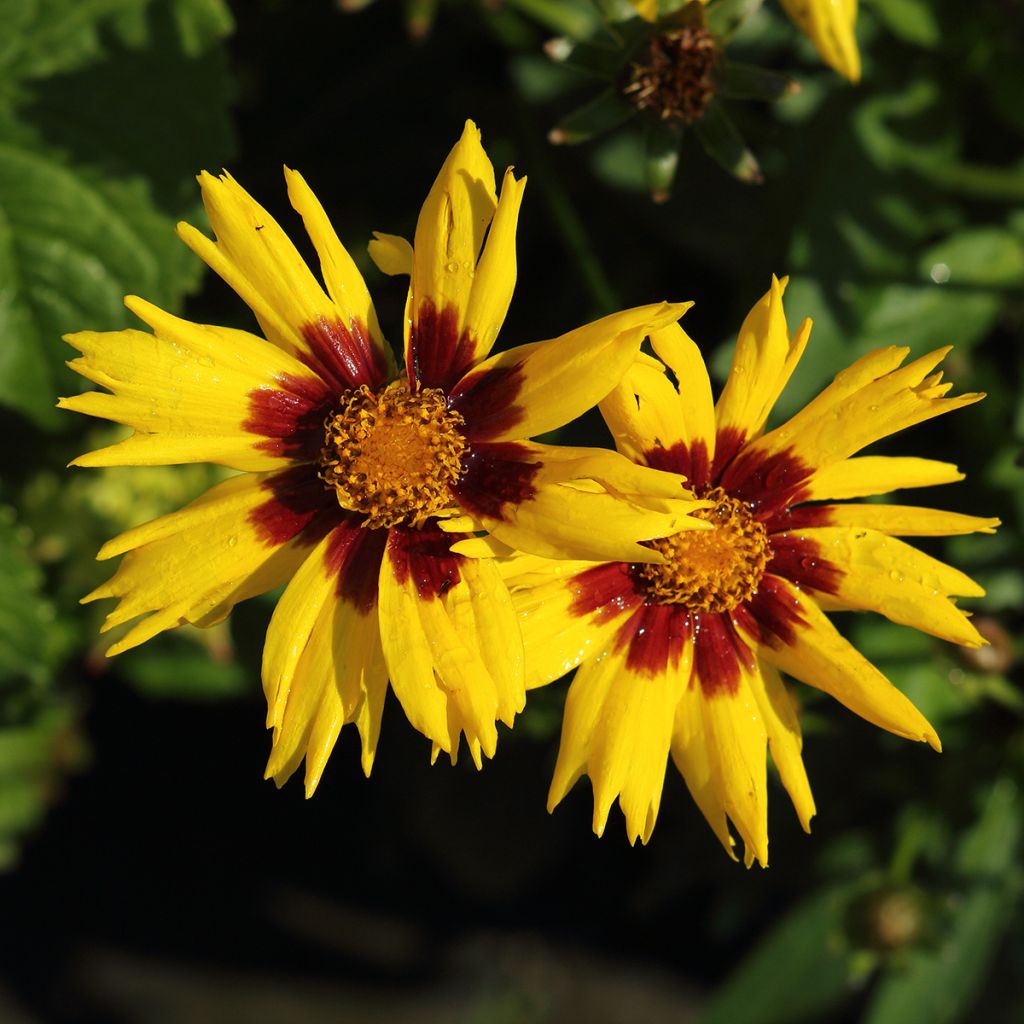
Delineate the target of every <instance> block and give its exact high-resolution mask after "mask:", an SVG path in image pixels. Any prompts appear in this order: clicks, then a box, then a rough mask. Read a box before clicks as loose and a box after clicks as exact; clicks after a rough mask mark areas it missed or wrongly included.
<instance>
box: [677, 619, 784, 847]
mask: <svg viewBox="0 0 1024 1024" xmlns="http://www.w3.org/2000/svg"><path fill="white" fill-rule="evenodd" d="M701 642H702V638H701V636H700V635H699V634H698V636H697V638H696V644H697V645H698V646H699V645H700V643H701ZM694 660H695V667H694V672H695V676H696V679H697V683H698V686H699V688H700V690H701V698H702V699H701V703H700V709H701V721H702V722H703V726H704V736H705V739H706V741H707V747H708V761H709V763H710V766H711V781H712V785H713V787H714V790H715V797H716V802H717V803H718V804H719V805H720V806H721V807H722V808H723V809H724V810H725V813H726V814H727V815H728V816H729V819H730V820H731V821H732V822H733V824H734V825H735V826H736V831H737V832H739V834H740V837H741V838H742V839H743V843H744V846H745V848H746V853H745V856H744V861H745V862H746V864H747V866H748V867H749V866H750V864H751V863H752V862H753V860H755V859H756V860H757V861H758V863H760V865H761V866H762V867H767V866H768V777H767V749H766V748H767V743H768V733H767V730H766V729H765V724H764V721H763V718H762V716H761V712H760V710H759V708H758V704H757V699H756V697H755V696H754V685H753V684H752V682H751V677H752V676H753V675H754V672H756V669H755V670H754V671H751V670H750V668H749V667H748V666H747V665H745V664H743V663H742V661H741V662H739V673H738V679H737V682H736V684H735V686H734V687H732V688H730V689H727V688H725V687H723V686H720V685H718V680H717V679H714V678H712V679H704V678H703V677H702V674H701V670H702V666H701V659H700V657H699V656H698V657H695V659H694Z"/></svg>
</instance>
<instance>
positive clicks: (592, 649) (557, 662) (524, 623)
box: [509, 562, 642, 689]
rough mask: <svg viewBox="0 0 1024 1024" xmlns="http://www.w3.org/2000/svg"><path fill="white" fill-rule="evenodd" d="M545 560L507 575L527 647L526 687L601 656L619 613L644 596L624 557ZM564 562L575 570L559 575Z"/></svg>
mask: <svg viewBox="0 0 1024 1024" xmlns="http://www.w3.org/2000/svg"><path fill="white" fill-rule="evenodd" d="M549 564H550V565H551V566H552V567H553V568H552V569H550V570H548V572H547V573H540V572H534V573H530V574H527V575H525V576H518V577H513V578H512V579H510V580H509V584H510V586H511V587H512V600H513V603H514V604H515V608H516V611H517V612H518V615H519V628H520V629H521V631H522V636H523V646H524V649H525V651H526V688H527V689H532V688H534V687H537V686H544V685H546V684H547V683H551V682H554V681H555V680H556V679H561V677H562V676H564V675H565V674H566V673H567V672H570V671H571V670H572V669H574V668H576V666H577V665H579V664H580V663H581V662H582V661H584V660H585V659H588V658H594V657H598V658H599V657H603V656H605V655H606V654H607V653H608V652H609V651H610V650H612V649H613V647H614V646H615V639H616V634H617V632H618V630H619V627H620V626H621V625H622V622H623V619H624V618H625V617H626V616H628V615H629V613H630V612H631V611H632V609H633V608H634V607H635V606H636V605H637V604H638V603H639V602H640V601H641V600H642V597H641V595H639V594H638V593H637V592H636V590H635V587H634V586H633V582H632V580H631V579H630V577H629V576H628V574H626V573H625V572H624V571H623V570H624V569H625V568H626V566H625V565H624V563H621V562H606V563H601V564H598V565H593V564H592V563H589V562H572V563H567V562H550V563H549ZM565 566H573V567H574V571H573V572H571V573H569V574H567V575H562V572H561V571H560V570H561V569H562V568H563V567H565ZM555 567H556V568H555ZM520 580H524V581H526V582H524V583H522V584H520V582H519V581H520Z"/></svg>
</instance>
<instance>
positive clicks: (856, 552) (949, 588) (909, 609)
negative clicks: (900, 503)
mask: <svg viewBox="0 0 1024 1024" xmlns="http://www.w3.org/2000/svg"><path fill="white" fill-rule="evenodd" d="M800 537H801V540H807V541H810V542H811V543H813V544H815V545H816V546H817V548H818V550H819V551H820V552H821V555H822V557H824V558H826V559H828V560H829V561H830V562H833V563H834V564H836V565H837V566H839V568H840V569H841V570H842V572H841V573H840V574H839V576H838V578H837V579H836V581H835V584H834V587H835V589H834V592H833V596H834V598H835V601H836V602H837V605H836V606H837V607H842V608H856V609H860V610H862V611H875V612H878V613H879V614H881V615H884V616H886V618H888V619H891V620H892V621H893V622H899V623H902V624H903V625H906V626H912V627H913V628H914V629H920V630H922V631H923V632H925V633H931V634H932V635H933V636H937V637H941V638H942V639H943V640H948V641H950V643H955V644H964V645H966V646H968V647H980V646H981V645H982V644H983V643H984V640H982V638H981V636H980V635H979V633H978V631H977V630H976V629H975V628H974V627H973V626H972V625H971V623H970V621H969V620H968V619H967V617H966V616H965V615H964V613H963V612H962V611H960V610H959V609H958V608H957V607H956V605H955V604H953V602H952V601H950V600H949V597H951V596H954V595H956V596H961V597H982V596H984V593H985V592H984V590H982V589H981V587H979V586H978V585H977V584H976V583H975V582H974V581H973V580H972V579H971V578H970V577H969V576H966V575H964V573H962V572H960V571H959V570H958V569H954V568H952V566H948V565H946V564H944V563H943V562H940V561H939V560H938V559H935V558H931V557H930V556H929V555H926V554H924V552H922V551H918V550H917V549H916V548H913V547H911V546H910V545H909V544H905V543H904V542H903V541H901V540H897V539H896V538H895V537H889V536H886V535H885V534H882V533H878V532H877V531H875V530H869V529H865V528H863V527H860V526H858V527H841V526H835V527H832V526H825V527H816V528H813V529H808V530H802V531H800ZM823 600H825V599H823Z"/></svg>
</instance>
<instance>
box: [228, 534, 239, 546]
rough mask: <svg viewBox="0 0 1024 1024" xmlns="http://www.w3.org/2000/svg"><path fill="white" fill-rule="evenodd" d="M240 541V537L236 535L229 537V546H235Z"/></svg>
mask: <svg viewBox="0 0 1024 1024" xmlns="http://www.w3.org/2000/svg"><path fill="white" fill-rule="evenodd" d="M237 543H238V538H237V537H236V536H234V535H232V536H231V537H228V547H229V548H233V547H234V546H235V545H236V544H237Z"/></svg>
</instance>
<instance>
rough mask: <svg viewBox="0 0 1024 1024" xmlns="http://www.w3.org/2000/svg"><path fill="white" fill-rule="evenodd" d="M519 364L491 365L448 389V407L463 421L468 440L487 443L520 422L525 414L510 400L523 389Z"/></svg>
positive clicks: (521, 408)
mask: <svg viewBox="0 0 1024 1024" xmlns="http://www.w3.org/2000/svg"><path fill="white" fill-rule="evenodd" d="M523 372H524V371H523V364H522V363H521V362H520V363H513V364H512V365H511V366H493V367H491V369H489V370H475V371H474V372H472V373H470V374H467V375H466V376H465V377H463V378H462V380H460V381H459V382H458V384H456V385H455V387H454V388H453V389H452V393H451V398H450V400H449V404H450V405H451V407H452V408H453V409H454V410H455V411H456V412H457V413H459V415H460V416H462V418H463V419H464V420H465V421H466V429H465V434H466V438H467V439H468V440H469V441H487V440H490V439H491V438H494V437H497V435H498V434H502V433H505V432H507V431H509V430H511V429H512V428H513V427H515V426H517V425H518V424H520V423H522V421H523V420H524V419H525V417H526V411H525V410H524V409H523V407H522V406H521V405H517V404H516V403H515V401H514V399H515V398H516V396H517V395H518V394H519V392H520V391H521V390H522V388H523Z"/></svg>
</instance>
